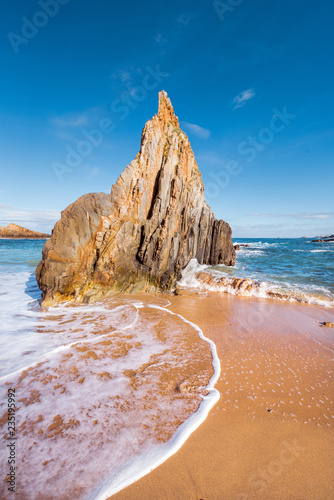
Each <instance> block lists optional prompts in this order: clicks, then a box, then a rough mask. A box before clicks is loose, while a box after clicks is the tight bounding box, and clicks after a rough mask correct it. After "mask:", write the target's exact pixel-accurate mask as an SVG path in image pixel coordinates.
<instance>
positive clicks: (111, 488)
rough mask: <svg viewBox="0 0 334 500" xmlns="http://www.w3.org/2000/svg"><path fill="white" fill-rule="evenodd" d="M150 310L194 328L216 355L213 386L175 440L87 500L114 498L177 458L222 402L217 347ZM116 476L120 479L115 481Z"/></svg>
mask: <svg viewBox="0 0 334 500" xmlns="http://www.w3.org/2000/svg"><path fill="white" fill-rule="evenodd" d="M147 307H151V308H153V309H160V310H162V311H166V312H168V313H169V314H172V315H174V316H178V317H179V318H181V319H182V321H184V322H185V323H188V324H189V325H191V326H192V327H193V328H194V329H195V330H196V331H197V332H198V334H199V337H200V338H201V339H203V340H205V341H206V342H208V343H209V344H210V347H211V352H212V365H213V369H214V374H213V375H212V377H211V379H210V381H209V384H208V385H207V386H206V387H205V388H206V389H207V390H209V394H208V395H207V396H202V399H203V401H202V402H201V404H200V406H199V408H198V410H197V411H196V412H195V413H193V415H191V416H190V417H189V418H188V419H187V420H186V421H185V422H183V424H181V425H180V427H179V428H178V429H177V431H176V432H175V434H174V435H173V437H172V438H171V439H170V440H169V441H167V443H165V444H163V445H158V446H156V447H154V448H153V449H152V450H150V451H148V452H145V453H142V454H140V455H138V456H137V457H135V458H133V459H132V460H130V461H129V462H128V463H127V464H125V465H124V466H123V467H121V468H120V469H118V470H117V471H116V472H114V473H113V478H112V479H111V480H108V479H107V480H105V481H104V482H103V483H102V484H101V485H100V486H98V487H97V488H96V489H95V490H94V491H93V492H92V493H91V494H89V495H88V496H87V497H86V499H87V500H105V499H106V498H108V497H111V496H112V495H115V494H116V493H118V492H119V491H121V490H123V489H124V488H126V487H127V486H130V485H131V484H133V483H135V482H136V481H138V480H139V479H141V478H142V477H144V476H146V475H147V474H149V473H150V472H152V471H153V470H154V469H156V468H157V467H159V465H161V464H163V463H164V462H166V460H168V458H170V457H171V456H172V455H175V453H176V452H177V451H179V449H180V448H181V447H182V446H183V444H184V443H185V442H186V441H187V439H188V438H189V437H190V436H191V434H192V433H193V432H194V431H195V430H196V429H197V428H198V427H199V426H200V425H201V424H202V423H203V422H204V421H205V419H206V418H207V416H208V414H209V412H210V410H211V409H212V408H213V407H214V405H215V404H216V403H217V401H218V400H219V398H220V393H219V391H218V390H217V389H215V388H214V386H215V384H216V382H217V381H218V379H219V376H220V371H221V367H220V360H219V358H218V354H217V348H216V345H215V343H214V342H213V341H212V340H210V339H208V338H207V337H205V335H204V334H203V331H202V330H201V329H200V328H199V326H197V325H196V324H195V323H192V322H191V321H189V320H187V319H186V318H184V317H183V316H181V315H180V314H176V313H173V312H172V311H170V310H168V309H165V308H164V307H160V306H157V305H153V304H148V305H147ZM115 476H116V477H115Z"/></svg>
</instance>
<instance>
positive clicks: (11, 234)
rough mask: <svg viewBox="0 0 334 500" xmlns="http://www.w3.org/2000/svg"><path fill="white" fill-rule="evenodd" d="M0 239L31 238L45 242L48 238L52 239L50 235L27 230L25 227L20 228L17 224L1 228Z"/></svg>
mask: <svg viewBox="0 0 334 500" xmlns="http://www.w3.org/2000/svg"><path fill="white" fill-rule="evenodd" d="M0 238H15V239H17V238H22V239H25V238H29V239H36V240H44V239H46V238H50V235H49V234H45V233H39V232H38V231H32V230H31V229H26V228H25V227H22V226H18V225H17V224H8V226H7V227H2V226H0Z"/></svg>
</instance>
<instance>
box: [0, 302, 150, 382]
mask: <svg viewBox="0 0 334 500" xmlns="http://www.w3.org/2000/svg"><path fill="white" fill-rule="evenodd" d="M131 305H133V306H134V307H135V308H136V317H135V319H134V320H133V321H132V323H130V324H129V325H126V326H124V327H123V328H117V330H114V331H113V332H108V333H104V334H102V335H98V336H96V337H90V338H88V339H86V338H82V339H77V340H75V341H74V342H70V343H68V344H63V345H60V346H58V347H55V349H52V350H51V351H47V352H45V353H43V354H42V355H41V356H40V357H39V358H38V359H37V360H36V361H34V362H33V363H30V364H29V365H25V366H22V367H21V368H18V369H17V370H15V371H14V372H11V373H8V374H7V375H3V376H2V377H0V382H4V381H5V380H8V379H10V378H12V377H15V376H17V375H19V374H20V373H21V372H23V371H26V370H28V369H29V368H35V367H36V366H37V365H39V364H40V363H46V362H47V361H50V360H51V359H52V357H53V356H54V355H55V354H57V353H59V352H62V351H67V350H68V349H70V348H71V347H73V346H75V345H77V344H90V343H94V342H96V341H97V340H100V339H103V338H104V337H108V336H110V335H116V334H117V332H122V331H123V330H127V329H128V328H131V327H132V326H133V325H135V323H136V322H137V320H138V309H140V308H141V307H143V305H142V304H141V303H139V304H138V303H134V302H132V303H131ZM121 307H123V306H118V307H116V308H115V310H116V309H119V308H121ZM103 312H104V313H105V310H103Z"/></svg>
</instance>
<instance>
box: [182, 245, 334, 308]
mask: <svg viewBox="0 0 334 500" xmlns="http://www.w3.org/2000/svg"><path fill="white" fill-rule="evenodd" d="M234 244H239V245H249V246H248V247H240V250H238V251H237V261H236V265H235V267H228V266H199V265H198V264H196V262H191V263H190V265H189V266H188V268H187V269H186V271H184V272H183V279H182V280H181V284H182V285H183V286H186V287H197V288H198V287H203V284H201V283H199V282H197V281H196V277H195V276H196V273H197V272H198V271H199V270H203V271H208V272H210V273H212V274H213V275H214V276H215V277H217V280H218V279H219V278H221V277H226V278H232V277H238V278H245V279H246V278H249V279H250V280H252V281H253V282H254V284H255V285H256V286H253V287H250V289H249V290H248V291H245V292H244V294H245V295H253V296H259V297H267V296H268V295H269V293H276V294H280V295H282V296H284V297H285V299H287V300H300V301H303V302H308V303H313V304H319V305H325V306H328V307H333V306H334V242H331V243H312V241H311V238H308V239H306V238H305V239H304V238H298V239H272V238H270V239H264V238H261V239H260V238H248V239H235V240H234ZM208 288H210V287H208ZM211 289H215V287H214V286H212V285H211ZM216 289H217V290H220V291H226V292H228V293H236V291H235V290H234V289H233V288H232V286H231V280H230V281H226V284H225V285H224V286H219V287H217V288H216Z"/></svg>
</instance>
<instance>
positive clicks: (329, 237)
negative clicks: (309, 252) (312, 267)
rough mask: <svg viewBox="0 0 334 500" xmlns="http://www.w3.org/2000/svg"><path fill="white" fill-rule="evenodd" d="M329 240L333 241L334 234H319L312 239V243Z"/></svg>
mask: <svg viewBox="0 0 334 500" xmlns="http://www.w3.org/2000/svg"><path fill="white" fill-rule="evenodd" d="M330 241H334V234H331V235H330V236H319V237H317V238H315V239H314V240H312V243H328V242H330Z"/></svg>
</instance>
